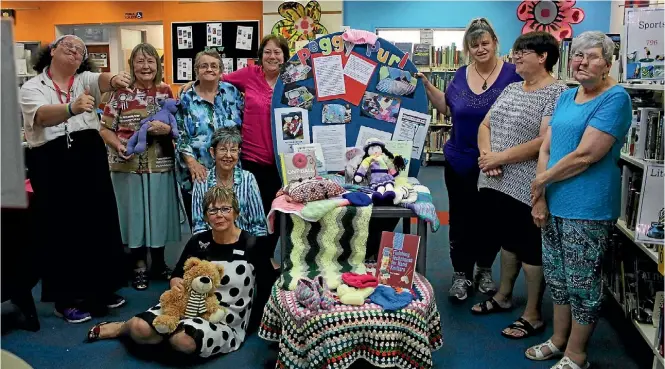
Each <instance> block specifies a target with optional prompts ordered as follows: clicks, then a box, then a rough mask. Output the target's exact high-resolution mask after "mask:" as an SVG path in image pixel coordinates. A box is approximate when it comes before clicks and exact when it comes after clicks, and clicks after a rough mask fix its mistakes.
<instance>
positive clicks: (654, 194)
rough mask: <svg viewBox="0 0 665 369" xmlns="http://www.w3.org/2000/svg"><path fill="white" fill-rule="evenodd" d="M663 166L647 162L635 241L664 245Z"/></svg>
mask: <svg viewBox="0 0 665 369" xmlns="http://www.w3.org/2000/svg"><path fill="white" fill-rule="evenodd" d="M663 175H664V173H663V164H658V163H653V162H647V164H646V166H645V167H644V176H643V179H642V194H641V196H640V207H639V209H638V212H637V221H636V222H635V241H637V242H643V243H652V244H660V245H662V244H663V243H664V242H663V241H664V240H665V207H664V206H663Z"/></svg>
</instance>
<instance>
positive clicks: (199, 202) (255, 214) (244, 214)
mask: <svg viewBox="0 0 665 369" xmlns="http://www.w3.org/2000/svg"><path fill="white" fill-rule="evenodd" d="M216 185H217V170H216V169H215V167H214V166H213V167H212V169H211V170H210V172H208V178H207V179H206V181H205V182H196V183H194V189H193V190H192V225H193V227H192V234H197V233H200V232H203V231H206V230H208V229H210V227H209V226H208V223H206V221H205V218H204V216H203V196H204V195H205V193H206V192H207V191H208V190H209V189H211V188H212V187H214V186H216ZM233 192H235V194H236V198H237V199H238V205H240V215H239V216H238V218H237V219H236V225H237V226H238V228H240V229H242V230H244V231H246V232H247V233H249V234H251V235H253V236H256V237H262V236H266V235H267V234H268V226H267V224H268V223H267V220H266V216H265V213H264V212H263V203H262V202H261V193H260V192H259V185H258V184H257V183H256V178H254V175H253V174H252V173H250V172H248V171H246V170H243V169H240V168H238V167H237V166H236V167H235V169H233Z"/></svg>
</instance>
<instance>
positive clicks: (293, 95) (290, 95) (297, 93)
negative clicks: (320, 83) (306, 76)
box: [282, 84, 316, 110]
mask: <svg viewBox="0 0 665 369" xmlns="http://www.w3.org/2000/svg"><path fill="white" fill-rule="evenodd" d="M315 94H316V92H315V91H314V89H313V88H311V87H305V86H298V85H295V84H292V85H288V86H286V87H285V88H284V96H282V104H285V105H288V106H291V107H294V108H302V109H307V110H311V109H312V103H313V102H314V97H315Z"/></svg>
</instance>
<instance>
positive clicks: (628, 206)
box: [621, 166, 642, 231]
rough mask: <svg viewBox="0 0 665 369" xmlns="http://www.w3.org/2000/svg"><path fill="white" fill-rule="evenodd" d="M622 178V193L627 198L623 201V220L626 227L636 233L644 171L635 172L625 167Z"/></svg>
mask: <svg viewBox="0 0 665 369" xmlns="http://www.w3.org/2000/svg"><path fill="white" fill-rule="evenodd" d="M622 176H623V188H622V191H621V193H622V196H625V199H624V201H622V203H623V204H624V207H623V215H624V216H623V218H624V219H625V220H626V227H627V228H628V229H630V230H631V231H634V230H635V223H636V222H637V212H638V209H639V207H640V196H641V194H642V192H641V190H642V171H633V170H631V169H630V167H628V166H624V167H623V173H622Z"/></svg>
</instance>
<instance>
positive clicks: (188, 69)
mask: <svg viewBox="0 0 665 369" xmlns="http://www.w3.org/2000/svg"><path fill="white" fill-rule="evenodd" d="M177 73H178V79H180V80H187V81H191V80H192V58H178V69H177Z"/></svg>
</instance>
